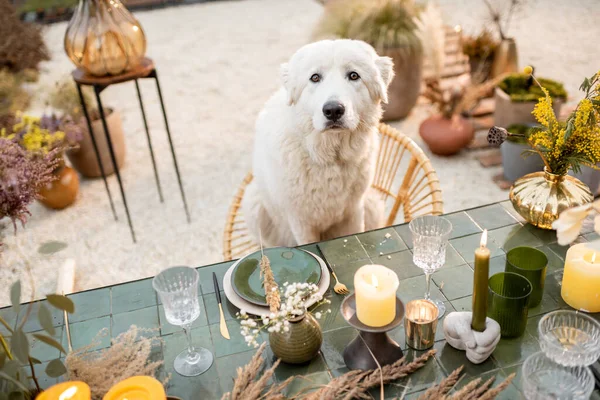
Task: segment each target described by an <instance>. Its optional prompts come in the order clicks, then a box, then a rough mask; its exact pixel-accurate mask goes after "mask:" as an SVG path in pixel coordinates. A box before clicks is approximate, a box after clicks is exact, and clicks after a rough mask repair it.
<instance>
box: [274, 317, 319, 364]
mask: <svg viewBox="0 0 600 400" xmlns="http://www.w3.org/2000/svg"><path fill="white" fill-rule="evenodd" d="M289 328H290V329H289V331H288V332H281V333H279V332H271V333H269V344H270V345H271V350H273V354H275V357H277V358H279V359H281V361H283V362H285V363H288V364H302V363H305V362H308V361H310V360H312V359H313V358H314V357H315V356H316V355H317V354H318V353H319V350H320V349H321V344H322V343H323V333H322V332H321V326H320V325H319V322H318V321H317V320H316V319H315V318H314V317H313V316H312V315H311V314H309V313H304V314H303V315H300V316H298V317H296V318H294V319H291V320H290V325H289Z"/></svg>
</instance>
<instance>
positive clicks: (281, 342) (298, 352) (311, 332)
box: [239, 282, 331, 364]
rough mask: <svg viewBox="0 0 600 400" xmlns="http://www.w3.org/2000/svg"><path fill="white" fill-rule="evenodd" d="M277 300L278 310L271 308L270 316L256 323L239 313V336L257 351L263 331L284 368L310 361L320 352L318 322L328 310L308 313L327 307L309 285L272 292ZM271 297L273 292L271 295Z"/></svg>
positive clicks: (320, 336) (287, 287) (299, 284)
mask: <svg viewBox="0 0 600 400" xmlns="http://www.w3.org/2000/svg"><path fill="white" fill-rule="evenodd" d="M276 291H277V293H278V294H277V297H278V298H281V301H280V305H279V306H278V307H271V313H270V314H269V315H268V316H263V317H262V318H261V319H260V320H258V319H253V318H251V317H250V316H249V315H248V314H247V313H246V312H245V311H243V310H242V311H240V315H239V316H240V318H241V319H242V321H241V325H242V328H241V333H242V336H244V339H245V341H246V343H248V345H249V346H253V347H258V342H257V339H258V337H259V336H260V334H261V332H262V331H265V330H266V331H267V333H268V335H269V344H270V346H271V350H272V351H273V354H274V355H275V356H276V357H277V358H279V359H280V360H281V361H283V362H285V363H288V364H302V363H305V362H308V361H310V360H312V359H313V358H314V357H315V356H316V355H317V354H318V353H319V350H320V349H321V344H322V343H323V333H322V330H321V326H320V325H319V322H318V320H319V319H320V318H321V317H322V315H323V314H324V313H329V312H331V310H326V311H317V312H312V311H309V310H308V309H307V304H313V303H314V305H313V306H312V309H313V310H314V309H318V308H319V307H320V306H321V305H323V304H328V303H330V301H329V300H327V299H323V296H321V294H319V287H318V286H317V285H315V284H309V283H291V284H288V283H287V282H286V283H285V284H284V285H283V290H282V291H280V290H279V288H276ZM272 293H273V292H272Z"/></svg>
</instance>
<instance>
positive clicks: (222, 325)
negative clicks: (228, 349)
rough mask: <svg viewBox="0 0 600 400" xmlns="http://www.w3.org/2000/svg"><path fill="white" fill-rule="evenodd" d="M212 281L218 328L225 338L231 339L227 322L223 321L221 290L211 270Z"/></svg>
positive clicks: (215, 275)
mask: <svg viewBox="0 0 600 400" xmlns="http://www.w3.org/2000/svg"><path fill="white" fill-rule="evenodd" d="M213 283H214V284H215V295H216V296H217V303H218V304H219V318H220V321H219V330H220V331H221V336H223V337H224V338H225V339H227V340H229V339H231V338H230V337H229V330H227V324H226V323H225V315H224V314H223V306H222V305H221V290H220V289H219V281H218V280H217V274H215V273H214V272H213Z"/></svg>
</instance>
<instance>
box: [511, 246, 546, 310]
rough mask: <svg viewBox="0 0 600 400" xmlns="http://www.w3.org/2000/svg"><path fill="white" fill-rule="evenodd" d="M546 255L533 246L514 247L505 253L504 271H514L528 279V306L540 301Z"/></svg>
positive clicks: (544, 277) (542, 291) (544, 279)
mask: <svg viewBox="0 0 600 400" xmlns="http://www.w3.org/2000/svg"><path fill="white" fill-rule="evenodd" d="M547 266H548V257H547V256H546V254H544V252H543V251H541V250H538V249H535V248H533V247H526V246H522V247H515V248H514V249H512V250H510V251H509V252H508V253H506V268H505V271H506V272H514V273H515V274H519V275H521V276H523V277H525V278H527V279H528V280H529V282H530V283H531V297H530V298H529V307H530V308H532V307H536V306H537V305H538V304H540V302H541V301H542V295H543V294H544V282H545V281H546V267H547Z"/></svg>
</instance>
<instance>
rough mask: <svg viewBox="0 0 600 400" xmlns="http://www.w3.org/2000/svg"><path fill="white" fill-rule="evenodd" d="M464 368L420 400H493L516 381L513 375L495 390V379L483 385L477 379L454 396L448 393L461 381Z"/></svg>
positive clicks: (458, 369) (431, 389)
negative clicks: (493, 385)
mask: <svg viewBox="0 0 600 400" xmlns="http://www.w3.org/2000/svg"><path fill="white" fill-rule="evenodd" d="M462 369H463V367H460V368H457V369H455V370H454V371H453V372H452V373H451V374H450V375H448V377H447V378H446V379H444V380H442V381H441V382H440V383H439V384H437V385H435V386H433V387H431V388H429V389H428V390H427V391H426V392H425V393H424V394H422V395H421V396H420V397H419V400H492V399H495V398H496V396H497V395H498V394H499V393H500V392H502V391H503V390H504V389H506V387H507V386H508V385H509V384H510V382H511V381H512V380H513V379H514V377H515V374H511V375H510V376H509V377H508V378H506V379H505V380H504V381H503V382H502V383H500V384H499V385H498V386H496V387H495V388H491V389H490V387H491V385H492V384H493V383H494V380H495V377H492V378H490V379H488V380H487V381H485V382H484V384H483V385H480V384H481V378H477V379H474V380H472V381H471V382H469V383H468V384H466V385H465V386H463V388H462V389H460V390H458V391H456V392H455V393H454V394H452V395H448V392H450V390H452V388H453V387H454V386H455V385H456V383H457V382H458V380H459V377H460V374H461V372H462Z"/></svg>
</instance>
